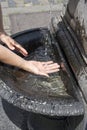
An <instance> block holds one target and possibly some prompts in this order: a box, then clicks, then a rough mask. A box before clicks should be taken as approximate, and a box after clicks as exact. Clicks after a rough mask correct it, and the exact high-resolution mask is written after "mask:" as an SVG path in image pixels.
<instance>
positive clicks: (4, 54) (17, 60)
mask: <svg viewBox="0 0 87 130" xmlns="http://www.w3.org/2000/svg"><path fill="white" fill-rule="evenodd" d="M0 61H2V62H4V63H7V64H10V65H13V66H16V67H19V68H21V69H23V70H25V71H28V72H31V73H34V74H37V75H44V76H47V77H48V74H49V73H53V72H57V71H59V67H60V66H59V65H58V64H57V63H53V62H52V61H48V62H38V61H27V60H24V59H23V58H21V57H20V56H18V55H16V54H15V53H13V52H11V51H10V50H9V49H7V48H6V47H4V46H2V45H0Z"/></svg>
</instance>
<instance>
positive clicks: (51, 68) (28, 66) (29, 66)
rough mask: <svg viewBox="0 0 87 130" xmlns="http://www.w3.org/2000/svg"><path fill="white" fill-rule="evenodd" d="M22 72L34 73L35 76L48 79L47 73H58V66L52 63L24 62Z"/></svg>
mask: <svg viewBox="0 0 87 130" xmlns="http://www.w3.org/2000/svg"><path fill="white" fill-rule="evenodd" d="M23 67H24V70H26V71H29V72H31V73H34V74H36V75H43V76H47V77H49V73H54V72H58V71H59V68H60V65H59V64H57V63H54V62H53V61H47V62H39V61H26V62H25V65H24V66H23Z"/></svg>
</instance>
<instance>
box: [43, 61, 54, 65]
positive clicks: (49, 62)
mask: <svg viewBox="0 0 87 130" xmlns="http://www.w3.org/2000/svg"><path fill="white" fill-rule="evenodd" d="M52 63H53V61H47V62H42V64H43V65H45V64H47V65H49V64H52Z"/></svg>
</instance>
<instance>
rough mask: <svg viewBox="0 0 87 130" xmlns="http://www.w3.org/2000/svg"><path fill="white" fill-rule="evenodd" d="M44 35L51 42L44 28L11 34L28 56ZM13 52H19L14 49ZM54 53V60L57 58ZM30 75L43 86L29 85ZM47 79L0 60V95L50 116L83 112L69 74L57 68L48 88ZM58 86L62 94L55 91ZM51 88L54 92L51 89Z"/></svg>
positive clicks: (36, 47)
mask: <svg viewBox="0 0 87 130" xmlns="http://www.w3.org/2000/svg"><path fill="white" fill-rule="evenodd" d="M46 34H47V36H48V42H50V43H51V42H52V39H51V34H50V31H49V30H48V29H47V28H36V29H32V30H26V31H23V32H19V33H17V34H14V35H13V36H12V37H13V38H14V39H15V40H16V41H17V42H18V43H20V44H21V45H22V46H23V47H24V48H25V49H26V50H27V51H28V52H29V55H31V54H32V52H34V51H35V50H36V49H38V48H39V47H42V46H44V45H45V42H46V39H45V38H46ZM50 47H52V46H50ZM50 49H51V48H50ZM53 50H54V49H53ZM54 51H55V50H54ZM54 51H53V52H54ZM56 51H57V50H56ZM14 53H17V54H18V55H20V54H19V53H18V52H17V51H15V52H14ZM58 53H59V52H57V53H56V55H55V54H54V55H55V59H56V62H59V61H60V55H57V54H58ZM61 53H62V52H61ZM20 56H22V55H20ZM22 57H23V56H22ZM23 58H24V57H23ZM53 60H54V59H53ZM67 71H68V70H67ZM52 76H53V77H55V74H52V75H50V77H52ZM71 77H72V79H71ZM29 78H30V79H29ZM34 78H36V79H37V81H40V82H43V81H44V82H45V86H43V85H42V86H39V85H38V84H35V83H36V82H35V83H34V84H32V83H33V82H34ZM57 79H58V80H57ZM30 81H31V82H30ZM58 81H60V85H58V86H57V84H58V83H59V82H58ZM48 82H52V79H51V78H50V80H49V79H47V78H45V77H43V76H42V77H41V76H36V75H33V76H31V74H30V73H28V72H25V71H23V70H20V69H18V68H16V67H12V66H8V65H5V64H2V63H0V95H1V97H2V98H4V99H5V100H7V101H8V102H9V103H12V104H13V105H15V106H17V107H19V108H21V109H24V110H26V111H31V112H35V113H39V114H43V115H49V116H54V117H55V116H74V115H76V116H77V115H83V114H84V105H83V102H82V98H81V95H80V91H79V87H78V84H77V83H76V81H75V79H74V77H73V75H71V76H69V74H68V73H67V72H65V71H63V70H62V69H61V70H60V72H58V74H57V76H56V81H54V84H53V85H54V87H52V84H51V87H48V85H49V83H48ZM46 83H47V84H46ZM31 84H32V85H31ZM46 85H47V86H46ZM61 85H62V86H64V88H65V91H66V92H65V94H64V95H63V94H58V93H57V92H56V91H58V90H59V89H58V87H61ZM54 88H55V89H56V91H54Z"/></svg>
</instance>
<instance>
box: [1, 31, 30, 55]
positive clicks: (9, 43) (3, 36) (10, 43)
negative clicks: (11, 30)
mask: <svg viewBox="0 0 87 130" xmlns="http://www.w3.org/2000/svg"><path fill="white" fill-rule="evenodd" d="M0 40H1V41H2V42H4V43H5V44H6V45H7V46H8V47H9V48H10V49H11V50H18V51H19V52H20V53H21V54H23V55H24V56H27V54H28V52H27V51H26V50H25V49H24V48H23V47H22V46H21V45H20V44H18V43H17V42H16V41H15V40H14V39H12V38H11V37H10V36H8V35H7V34H5V33H2V34H1V35H0Z"/></svg>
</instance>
